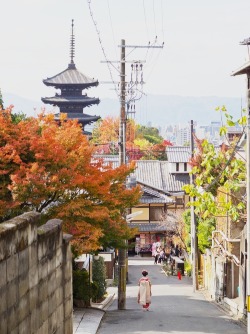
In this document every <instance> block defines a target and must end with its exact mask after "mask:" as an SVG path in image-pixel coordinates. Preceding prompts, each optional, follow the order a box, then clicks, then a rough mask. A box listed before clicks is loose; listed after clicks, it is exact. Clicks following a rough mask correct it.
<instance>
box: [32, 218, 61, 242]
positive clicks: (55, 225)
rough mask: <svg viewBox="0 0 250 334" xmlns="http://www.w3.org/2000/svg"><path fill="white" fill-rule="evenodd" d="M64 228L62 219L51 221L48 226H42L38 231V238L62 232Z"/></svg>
mask: <svg viewBox="0 0 250 334" xmlns="http://www.w3.org/2000/svg"><path fill="white" fill-rule="evenodd" d="M61 228H62V220H60V219H50V220H49V221H47V223H46V224H44V225H42V226H40V227H39V228H38V229H37V238H38V239H40V238H44V237H47V236H48V235H50V234H53V233H55V232H57V231H58V232H60V231H61Z"/></svg>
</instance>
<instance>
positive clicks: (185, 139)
mask: <svg viewBox="0 0 250 334" xmlns="http://www.w3.org/2000/svg"><path fill="white" fill-rule="evenodd" d="M190 136H191V129H190V126H187V127H184V128H179V129H178V131H177V134H176V145H180V146H185V145H190Z"/></svg>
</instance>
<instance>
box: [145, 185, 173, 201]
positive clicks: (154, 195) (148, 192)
mask: <svg viewBox="0 0 250 334" xmlns="http://www.w3.org/2000/svg"><path fill="white" fill-rule="evenodd" d="M142 191H143V192H144V194H143V196H142V198H141V200H140V202H141V203H173V202H174V201H173V200H172V199H171V197H169V196H167V195H164V194H161V193H160V192H158V191H156V190H153V189H151V188H149V187H145V186H143V187H142Z"/></svg>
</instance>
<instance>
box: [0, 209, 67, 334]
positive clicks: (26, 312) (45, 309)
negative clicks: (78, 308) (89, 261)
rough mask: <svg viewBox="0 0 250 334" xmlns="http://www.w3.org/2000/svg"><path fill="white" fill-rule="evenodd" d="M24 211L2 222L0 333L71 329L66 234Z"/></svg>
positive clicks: (56, 225)
mask: <svg viewBox="0 0 250 334" xmlns="http://www.w3.org/2000/svg"><path fill="white" fill-rule="evenodd" d="M39 224H40V214H38V213H35V212H29V213H25V214H23V215H21V216H18V217H16V218H14V219H11V220H9V221H6V222H5V223H2V224H0V333H1V334H5V333H6V334H9V333H11V334H15V333H19V334H32V333H35V334H46V333H49V334H52V333H58V334H59V333H65V334H71V333H72V332H73V325H72V313H73V303H72V268H71V266H72V258H71V256H72V255H71V249H70V244H69V241H70V239H71V236H70V235H66V234H63V233H62V221H61V220H58V219H52V220H49V221H48V222H47V223H46V224H44V225H41V226H39Z"/></svg>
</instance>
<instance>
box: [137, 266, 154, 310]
mask: <svg viewBox="0 0 250 334" xmlns="http://www.w3.org/2000/svg"><path fill="white" fill-rule="evenodd" d="M147 275H148V272H147V271H146V270H143V271H142V278H140V280H139V291H138V303H139V304H141V305H142V307H143V311H149V305H150V304H151V295H152V293H151V282H150V280H149V278H148V277H147Z"/></svg>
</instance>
